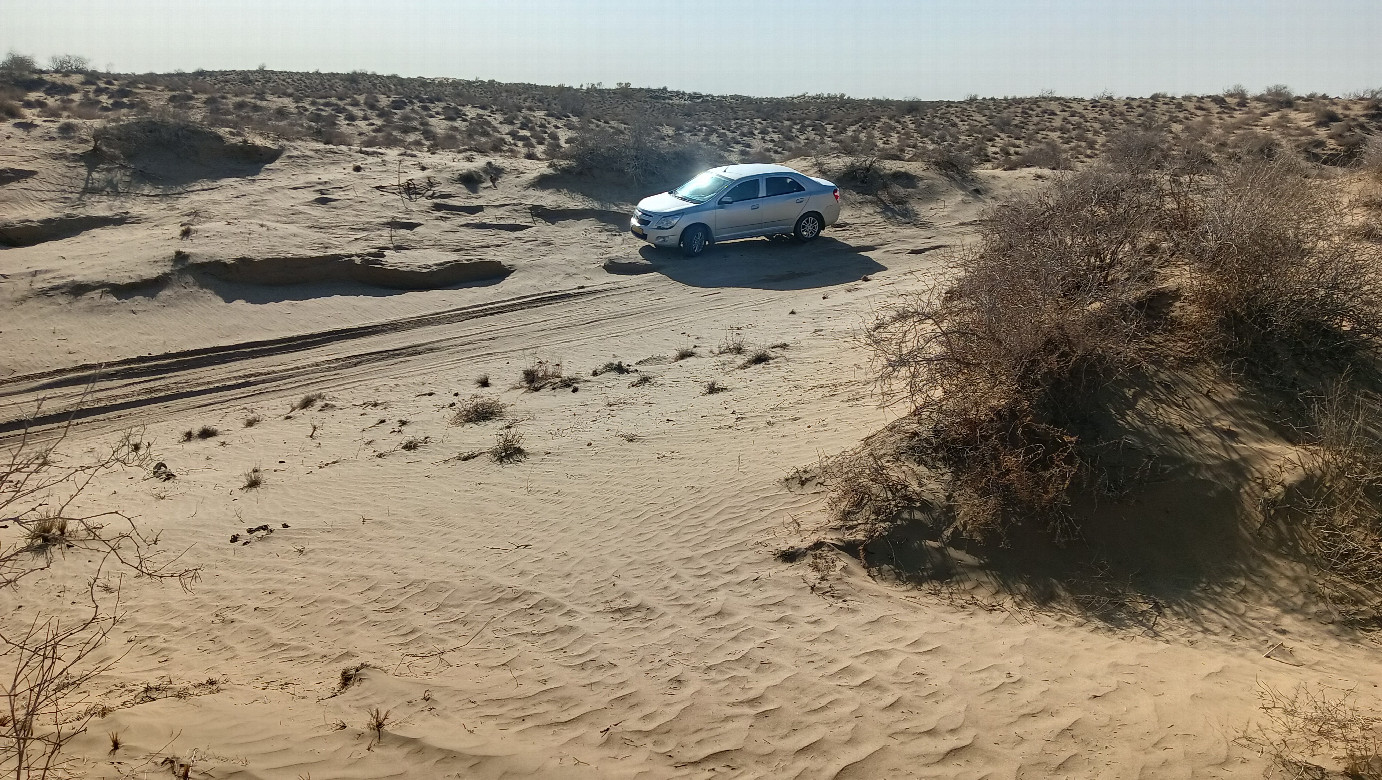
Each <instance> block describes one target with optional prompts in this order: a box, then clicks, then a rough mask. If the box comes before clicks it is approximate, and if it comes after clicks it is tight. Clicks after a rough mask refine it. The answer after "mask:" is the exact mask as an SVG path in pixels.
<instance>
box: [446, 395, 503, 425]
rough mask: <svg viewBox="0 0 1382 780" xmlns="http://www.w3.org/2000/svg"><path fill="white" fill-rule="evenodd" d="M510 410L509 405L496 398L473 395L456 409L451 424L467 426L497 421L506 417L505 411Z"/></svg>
mask: <svg viewBox="0 0 1382 780" xmlns="http://www.w3.org/2000/svg"><path fill="white" fill-rule="evenodd" d="M508 408H509V407H508V404H506V403H504V402H503V401H500V400H499V399H498V398H495V397H494V396H490V395H472V396H471V397H469V398H467V399H466V400H465V401H462V402H461V404H460V406H458V407H456V413H455V414H454V415H452V416H451V424H452V425H466V424H469V423H479V422H487V421H489V420H497V419H499V418H500V417H502V416H504V411H505V410H506V409H508Z"/></svg>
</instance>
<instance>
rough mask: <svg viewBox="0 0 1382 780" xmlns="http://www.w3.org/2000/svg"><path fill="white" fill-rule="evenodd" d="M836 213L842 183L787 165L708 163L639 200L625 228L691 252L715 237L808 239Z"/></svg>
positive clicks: (832, 220) (654, 242)
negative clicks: (671, 186)
mask: <svg viewBox="0 0 1382 780" xmlns="http://www.w3.org/2000/svg"><path fill="white" fill-rule="evenodd" d="M839 218H840V188H839V187H836V186H835V185H834V184H833V183H831V182H828V181H826V180H825V179H818V178H816V177H814V176H807V175H806V174H804V173H801V172H799V171H795V170H792V169H791V168H788V167H786V166H785V165H758V164H754V165H726V166H723V167H720V168H712V169H710V170H708V171H706V172H705V173H702V174H701V175H699V176H697V177H696V178H694V179H692V180H691V181H688V182H687V183H685V184H683V185H681V186H680V187H678V188H676V189H674V190H672V191H671V192H663V193H660V194H658V195H653V196H650V197H647V198H644V199H643V200H641V201H639V202H638V208H636V209H634V212H633V219H632V220H630V221H629V230H630V231H631V232H632V233H633V234H634V235H635V236H638V237H639V238H641V239H643V240H644V241H647V242H648V243H650V244H652V245H653V246H658V247H681V251H682V254H684V255H686V256H687V257H695V256H696V255H699V254H700V253H701V252H704V251H705V248H706V247H707V246H709V245H710V244H711V243H712V242H715V241H728V240H730V239H734V238H749V237H752V236H772V235H785V234H792V235H795V236H796V237H797V239H798V240H800V241H810V240H812V239H814V238H815V237H817V236H819V235H820V234H821V231H822V230H824V229H825V228H826V227H827V226H829V225H833V224H835V221H836V220H837V219H839Z"/></svg>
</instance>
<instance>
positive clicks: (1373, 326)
mask: <svg viewBox="0 0 1382 780" xmlns="http://www.w3.org/2000/svg"><path fill="white" fill-rule="evenodd" d="M1195 222H1196V224H1194V225H1193V227H1192V229H1191V230H1190V231H1189V232H1188V234H1187V235H1186V236H1184V237H1183V249H1184V251H1185V253H1186V255H1187V256H1188V259H1189V261H1190V263H1191V265H1192V268H1193V271H1194V275H1193V279H1194V281H1193V283H1192V284H1191V285H1190V288H1189V292H1190V295H1191V298H1192V300H1193V303H1194V304H1195V306H1194V308H1195V310H1196V311H1197V312H1198V313H1199V314H1200V315H1201V317H1202V318H1203V320H1204V321H1203V322H1202V323H1201V327H1200V328H1199V329H1198V330H1199V332H1201V333H1202V334H1203V335H1204V336H1205V337H1206V338H1208V339H1210V340H1211V341H1213V342H1215V344H1214V346H1216V347H1218V348H1221V349H1223V350H1224V351H1226V352H1227V353H1229V354H1231V355H1235V356H1243V357H1258V358H1259V359H1267V358H1269V357H1270V355H1271V354H1275V353H1279V352H1280V351H1281V350H1287V351H1290V352H1293V353H1295V354H1303V353H1305V352H1307V351H1310V350H1313V349H1316V348H1321V347H1324V348H1328V347H1338V346H1341V345H1342V344H1343V343H1344V342H1347V341H1352V340H1356V338H1357V337H1360V336H1377V335H1382V263H1380V262H1379V251H1378V248H1377V247H1376V246H1375V245H1371V246H1370V245H1367V244H1359V243H1356V242H1353V241H1351V240H1349V239H1348V237H1347V236H1346V235H1345V232H1344V231H1343V230H1341V229H1340V228H1341V227H1342V226H1343V225H1345V224H1346V223H1347V220H1346V216H1345V213H1344V210H1343V208H1342V203H1341V201H1340V199H1339V197H1338V196H1337V194H1336V193H1335V192H1333V191H1332V190H1331V189H1329V188H1327V187H1326V185H1325V183H1323V182H1321V181H1319V180H1316V179H1312V178H1310V177H1309V176H1308V175H1307V174H1306V172H1305V171H1303V170H1301V169H1300V168H1298V167H1295V166H1292V165H1289V164H1286V163H1261V162H1250V163H1245V164H1243V165H1240V166H1236V167H1234V168H1232V169H1230V170H1228V171H1226V172H1225V174H1224V176H1223V177H1222V178H1219V179H1216V180H1213V181H1211V182H1208V184H1207V186H1206V188H1205V191H1204V192H1203V193H1202V194H1201V195H1200V197H1199V200H1198V214H1197V215H1196V219H1195Z"/></svg>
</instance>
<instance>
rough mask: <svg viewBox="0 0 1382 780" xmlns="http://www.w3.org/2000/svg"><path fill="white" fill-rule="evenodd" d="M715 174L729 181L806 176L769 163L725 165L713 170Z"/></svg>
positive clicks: (783, 166)
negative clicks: (764, 176) (772, 175)
mask: <svg viewBox="0 0 1382 780" xmlns="http://www.w3.org/2000/svg"><path fill="white" fill-rule="evenodd" d="M713 170H714V171H715V173H718V174H720V175H721V176H724V177H725V178H727V179H742V178H744V177H746V176H758V175H759V174H764V173H795V174H796V175H798V176H805V175H806V174H804V173H802V172H801V171H797V170H793V169H791V168H788V167H787V166H785V165H771V164H768V163H745V164H743V165H725V166H722V167H719V168H714V169H713Z"/></svg>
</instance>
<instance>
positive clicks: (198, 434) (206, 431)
mask: <svg viewBox="0 0 1382 780" xmlns="http://www.w3.org/2000/svg"><path fill="white" fill-rule="evenodd" d="M220 435H221V431H220V429H218V428H216V427H214V426H211V425H203V426H202V427H200V428H198V429H196V430H192V429H190V428H189V429H188V430H185V431H183V432H182V440H183V441H184V442H188V441H192V440H193V439H201V440H203V441H205V440H207V439H214V438H216V437H217V436H220Z"/></svg>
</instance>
